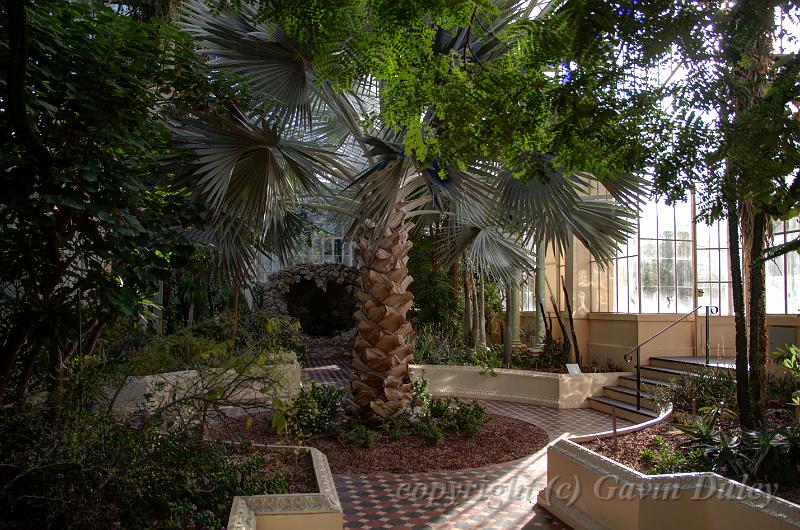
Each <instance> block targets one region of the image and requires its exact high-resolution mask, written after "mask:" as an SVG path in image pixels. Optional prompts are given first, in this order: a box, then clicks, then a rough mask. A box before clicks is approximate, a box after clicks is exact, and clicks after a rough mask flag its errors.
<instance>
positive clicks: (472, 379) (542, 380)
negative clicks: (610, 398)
mask: <svg viewBox="0 0 800 530" xmlns="http://www.w3.org/2000/svg"><path fill="white" fill-rule="evenodd" d="M493 373H494V375H492V372H489V371H485V370H483V369H482V368H480V367H477V366H446V365H430V364H414V365H411V366H410V374H411V379H412V380H417V379H423V378H424V379H426V380H427V381H428V389H429V390H430V392H431V394H433V395H438V396H454V397H460V398H471V399H493V400H500V401H514V402H517V403H531V404H534V405H542V406H545V407H553V408H559V409H575V408H584V407H588V404H587V403H586V398H587V397H589V396H595V395H599V394H601V393H602V391H603V387H604V386H608V385H615V384H616V383H617V379H618V378H619V377H620V376H621V375H630V372H609V373H597V374H595V373H586V374H551V373H547V372H532V371H527V370H508V369H496V370H494V372H493Z"/></svg>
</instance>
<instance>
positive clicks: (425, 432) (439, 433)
mask: <svg viewBox="0 0 800 530" xmlns="http://www.w3.org/2000/svg"><path fill="white" fill-rule="evenodd" d="M417 432H418V433H419V434H420V435H421V436H422V438H424V439H425V441H426V442H427V443H428V444H429V445H437V444H438V443H439V442H441V441H442V439H443V438H444V430H443V429H442V427H441V426H440V424H439V422H437V421H436V420H434V419H433V417H430V416H426V417H423V418H420V420H419V421H418V422H417Z"/></svg>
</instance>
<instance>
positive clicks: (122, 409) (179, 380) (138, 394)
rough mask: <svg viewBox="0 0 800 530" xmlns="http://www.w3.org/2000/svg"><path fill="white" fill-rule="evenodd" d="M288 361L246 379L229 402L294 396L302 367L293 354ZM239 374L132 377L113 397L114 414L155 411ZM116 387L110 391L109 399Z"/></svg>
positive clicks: (185, 372)
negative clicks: (255, 376)
mask: <svg viewBox="0 0 800 530" xmlns="http://www.w3.org/2000/svg"><path fill="white" fill-rule="evenodd" d="M286 360H287V361H289V362H287V363H286V364H273V365H267V366H264V367H261V368H260V370H261V371H263V374H259V375H258V376H257V377H258V380H252V381H247V382H245V384H243V385H242V386H241V387H239V388H236V389H235V391H234V392H232V393H231V394H230V395H229V396H228V398H227V401H231V402H236V403H241V404H252V403H259V402H265V403H266V402H269V401H270V400H271V399H272V398H273V397H282V398H287V397H294V396H295V395H297V393H298V392H299V391H300V387H301V382H300V374H301V368H300V365H299V364H298V363H297V360H296V358H295V357H294V354H293V353H292V354H291V358H287V359H286ZM236 377H237V374H236V372H235V371H234V370H227V371H221V370H214V369H208V370H203V371H202V372H201V371H198V370H182V371H179V372H166V373H161V374H153V375H144V376H134V377H129V378H128V379H127V380H126V381H125V385H124V386H123V387H122V389H121V390H120V391H119V393H118V394H117V396H116V398H115V399H114V403H113V406H112V407H111V413H112V414H114V415H115V416H128V415H130V414H133V413H134V412H137V411H145V412H146V411H153V410H156V409H158V408H159V407H162V406H165V405H168V404H169V403H171V402H173V401H175V400H178V399H181V398H184V397H189V396H192V395H199V394H201V393H204V392H208V391H210V390H212V389H213V388H215V387H219V386H224V385H229V384H230V383H231V381H233V380H234V379H235V378H236ZM115 390H116V389H113V390H109V392H108V394H109V398H110V397H111V396H113V394H114V392H115Z"/></svg>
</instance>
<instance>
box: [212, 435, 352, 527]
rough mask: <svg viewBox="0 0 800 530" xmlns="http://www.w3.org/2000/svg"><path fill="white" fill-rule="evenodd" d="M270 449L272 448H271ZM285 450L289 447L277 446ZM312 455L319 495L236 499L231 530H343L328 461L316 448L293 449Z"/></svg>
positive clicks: (260, 496) (257, 496)
mask: <svg viewBox="0 0 800 530" xmlns="http://www.w3.org/2000/svg"><path fill="white" fill-rule="evenodd" d="M267 447H269V446H267ZM276 447H280V449H282V450H285V449H287V447H285V446H276ZM288 449H297V450H300V451H308V452H310V453H311V462H312V464H313V466H314V474H315V475H316V477H317V488H318V490H319V492H318V493H290V494H285V495H252V496H248V497H234V498H233V506H232V507H231V515H230V518H229V519H228V526H227V527H226V528H227V529H228V530H267V529H269V530H306V529H312V528H313V529H314V530H342V529H343V528H344V516H343V515H342V505H341V504H340V503H339V495H337V493H336V487H335V486H334V483H333V476H332V475H331V470H330V467H329V466H328V459H327V458H325V455H324V454H322V453H321V452H320V451H319V450H317V449H314V448H313V447H295V448H292V447H289V448H288Z"/></svg>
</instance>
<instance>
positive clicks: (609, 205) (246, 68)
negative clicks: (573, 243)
mask: <svg viewBox="0 0 800 530" xmlns="http://www.w3.org/2000/svg"><path fill="white" fill-rule="evenodd" d="M496 3H497V5H498V8H499V10H498V14H495V15H487V16H485V17H482V18H480V19H479V20H476V23H475V24H474V27H473V25H470V26H469V27H465V28H455V29H451V30H447V31H445V30H443V29H438V30H437V35H436V38H435V39H434V52H435V53H442V54H463V57H464V58H465V61H466V60H469V61H474V62H475V63H476V64H486V63H487V62H489V61H492V60H494V59H496V58H498V57H501V56H502V55H503V54H504V53H505V52H506V50H507V49H508V46H507V43H503V42H501V41H500V40H499V39H498V38H497V37H496V36H495V35H496V34H498V33H499V32H500V30H501V29H502V28H504V27H506V26H507V25H509V24H510V23H512V22H514V21H516V20H520V19H521V18H524V17H527V16H528V12H527V11H526V9H525V8H523V7H522V6H525V5H527V3H525V2H512V1H507V0H498V1H497V2H496ZM473 18H475V17H473ZM257 20H258V18H257V13H256V12H255V10H254V9H252V8H251V7H249V6H248V5H246V4H245V5H243V6H242V9H241V11H240V12H239V13H238V14H234V13H232V12H230V11H222V12H221V13H219V14H214V13H212V12H211V11H210V10H209V9H208V7H207V6H206V5H205V3H203V2H202V0H189V1H188V2H186V4H185V7H184V11H183V15H182V18H181V21H182V25H183V28H184V29H185V30H186V31H187V32H189V33H190V34H191V35H192V36H194V37H195V38H196V39H197V41H198V43H200V44H201V46H203V52H204V53H206V54H208V55H209V56H211V57H216V59H214V64H216V65H217V66H218V67H220V68H225V69H228V70H230V71H232V72H234V73H237V74H240V75H243V76H245V77H247V78H248V79H249V80H250V85H251V88H252V89H253V91H254V94H255V97H256V99H257V103H258V105H257V109H258V110H255V111H252V112H246V111H241V110H238V109H232V110H229V111H224V110H216V111H213V112H209V114H208V115H206V116H201V117H198V119H197V120H196V121H195V122H193V123H190V124H176V125H175V126H174V130H175V132H176V135H177V138H178V140H179V142H180V143H181V145H182V146H183V148H184V149H185V150H187V151H188V152H189V153H190V154H193V155H194V160H193V164H194V168H195V170H194V178H195V182H194V189H195V190H197V193H198V194H199V195H200V196H201V197H203V198H204V200H206V201H207V202H208V204H209V206H210V207H211V209H212V210H213V211H219V212H235V213H236V215H235V216H234V218H235V219H236V220H237V222H238V223H242V224H246V225H253V226H264V225H265V223H266V225H273V224H274V222H275V220H276V219H279V218H281V216H283V215H286V214H287V212H290V211H291V208H292V206H293V205H297V204H300V203H303V202H304V203H306V204H307V205H308V204H314V205H316V206H319V207H325V208H328V209H331V210H334V211H337V212H339V213H341V214H343V215H345V216H348V217H349V219H350V221H349V228H348V233H349V234H350V235H352V236H353V237H354V238H355V239H356V241H357V250H358V255H359V267H360V268H361V289H360V290H359V292H358V293H357V295H356V297H357V299H358V301H359V303H360V308H359V310H358V311H357V312H356V314H355V319H356V321H357V325H358V330H359V336H358V338H357V339H356V342H355V345H354V346H355V352H354V357H353V363H352V369H353V371H352V376H351V390H352V398H351V399H350V400H348V404H349V406H350V408H351V409H352V411H354V412H356V413H358V414H360V415H361V416H363V417H364V418H366V419H368V420H373V421H379V420H382V419H386V418H390V417H398V416H402V415H406V414H408V413H409V412H410V406H411V401H412V398H411V383H410V379H409V375H408V365H409V364H410V363H411V362H412V361H413V329H412V326H411V323H410V322H409V321H408V319H407V313H408V310H409V309H410V308H411V306H412V304H413V294H412V293H411V292H409V291H408V287H409V285H410V284H411V282H412V281H413V278H412V277H411V276H410V275H409V274H408V267H407V264H408V252H409V250H410V248H411V242H410V241H409V239H408V235H409V232H410V231H411V230H413V229H414V227H415V225H416V226H418V227H423V226H426V225H429V224H430V223H432V222H434V221H438V222H440V223H442V222H443V223H444V224H446V226H447V229H446V230H445V231H444V232H443V236H442V240H441V242H440V243H441V244H440V245H439V249H440V252H441V258H442V261H441V262H442V263H444V264H445V265H446V266H447V265H449V264H450V263H453V262H455V261H456V260H458V259H459V258H460V257H461V256H465V257H466V258H467V259H466V260H465V261H466V263H468V264H469V266H470V268H472V269H473V270H474V271H478V272H480V273H481V274H482V275H485V276H487V277H491V278H494V279H496V280H498V281H502V282H503V283H505V284H506V285H508V286H510V285H511V284H512V282H514V281H517V280H516V279H517V278H518V277H519V274H520V271H526V270H532V269H533V266H534V259H533V256H532V255H531V253H530V252H529V248H530V247H531V244H532V243H533V242H536V243H539V244H552V245H554V246H556V247H560V248H565V247H566V246H567V245H568V244H569V242H570V240H571V239H572V237H573V236H574V237H576V238H577V239H578V240H580V241H581V242H582V243H584V244H585V245H586V246H587V247H588V248H589V250H590V251H591V252H592V254H593V255H594V256H595V257H596V258H597V259H599V260H601V261H604V260H608V259H610V258H611V257H613V256H614V255H615V252H616V248H617V245H618V244H619V243H621V242H623V241H625V240H626V239H627V237H628V235H629V233H630V231H631V228H632V225H631V223H630V220H629V218H630V217H631V215H632V213H633V212H632V209H631V206H633V205H635V204H636V197H637V195H638V193H640V191H641V189H640V182H639V180H638V179H637V178H635V177H632V176H630V175H622V174H621V175H618V176H617V177H616V178H613V179H611V178H597V177H595V176H593V175H591V174H588V173H586V174H570V173H565V172H563V171H561V170H559V169H558V168H557V167H556V165H555V163H554V161H553V159H552V155H549V154H547V153H541V152H537V151H530V152H524V153H520V154H519V157H518V159H519V167H508V166H507V165H506V164H503V163H500V162H497V161H493V160H483V159H481V158H480V157H479V156H475V155H473V154H472V153H465V156H464V159H463V160H462V161H461V162H460V163H459V164H458V165H456V164H449V165H447V166H446V167H443V166H442V165H441V163H440V162H439V161H437V160H419V159H417V158H416V156H415V154H414V152H413V150H409V149H406V147H405V134H406V132H405V131H404V130H395V129H393V128H392V127H389V126H387V125H386V124H383V123H380V122H378V123H377V124H374V125H371V126H370V127H369V128H367V127H364V126H362V124H363V123H365V122H366V121H365V120H364V119H363V118H364V116H363V110H362V109H365V108H374V107H376V106H379V102H380V99H379V95H380V86H381V84H380V82H379V80H375V79H373V78H371V77H369V76H366V75H365V76H364V78H363V79H362V80H361V82H360V83H359V84H358V87H357V88H356V89H354V90H352V91H346V92H342V91H335V90H334V89H333V88H332V86H331V84H330V83H327V82H326V81H325V80H321V79H319V78H318V77H317V75H316V70H315V67H314V61H313V53H312V50H311V47H310V46H309V45H305V44H299V43H295V42H293V41H292V40H291V39H290V38H289V37H287V36H286V34H285V33H284V32H283V31H281V29H280V28H279V27H277V26H275V25H265V24H260V23H258V22H256V21H257ZM343 47H345V45H343ZM423 121H424V123H425V124H426V126H427V129H428V130H430V131H433V133H432V134H435V132H436V130H437V123H438V122H437V116H436V114H435V112H433V111H429V112H428V114H427V115H425V116H424V117H423ZM520 168H527V169H526V171H527V172H528V175H527V176H528V177H529V178H527V179H526V180H524V181H523V180H519V179H518V178H516V177H515V175H514V173H515V172H516V173H519V171H520ZM531 168H533V169H531ZM597 180H599V181H600V182H601V183H602V184H603V185H605V187H606V188H607V189H608V191H609V192H610V193H611V194H612V195H613V196H614V197H615V198H616V199H617V201H616V202H610V201H604V200H600V199H597V198H593V197H591V196H589V193H588V190H589V187H590V185H591V183H592V182H594V181H597ZM227 220H228V221H230V216H228V217H227ZM221 221H225V219H224V218H221ZM222 225H224V226H226V229H227V230H232V228H231V227H230V223H229V222H227V223H226V222H222ZM274 233H275V232H273V234H274Z"/></svg>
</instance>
